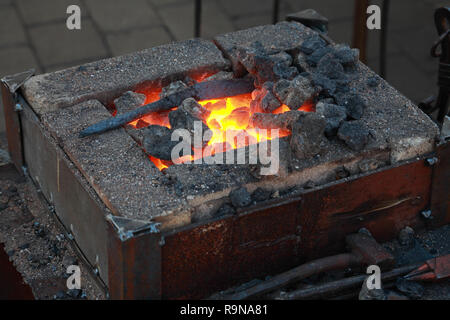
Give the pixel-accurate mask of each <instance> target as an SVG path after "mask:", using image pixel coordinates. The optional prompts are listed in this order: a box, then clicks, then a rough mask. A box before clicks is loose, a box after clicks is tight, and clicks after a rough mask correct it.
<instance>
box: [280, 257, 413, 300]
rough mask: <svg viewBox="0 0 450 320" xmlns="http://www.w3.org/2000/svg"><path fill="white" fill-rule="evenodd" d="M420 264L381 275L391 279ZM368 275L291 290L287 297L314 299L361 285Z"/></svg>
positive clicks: (382, 277) (382, 278)
mask: <svg viewBox="0 0 450 320" xmlns="http://www.w3.org/2000/svg"><path fill="white" fill-rule="evenodd" d="M419 265H420V264H414V265H409V266H405V267H400V268H396V269H394V270H391V271H389V272H386V273H383V274H382V275H381V280H382V281H390V280H392V279H395V278H398V277H401V276H403V275H405V274H407V273H408V272H410V271H411V270H414V269H415V268H417V266H419ZM366 278H367V275H359V276H354V277H349V278H345V279H342V280H337V281H332V282H328V283H325V284H322V285H318V286H315V287H312V288H306V289H300V290H296V291H292V292H290V293H289V294H288V295H287V296H286V297H285V299H287V300H301V299H312V298H319V297H323V296H330V295H333V294H337V293H339V292H342V291H345V290H348V289H351V288H355V287H357V286H361V284H362V283H363V282H364V280H365V279H366Z"/></svg>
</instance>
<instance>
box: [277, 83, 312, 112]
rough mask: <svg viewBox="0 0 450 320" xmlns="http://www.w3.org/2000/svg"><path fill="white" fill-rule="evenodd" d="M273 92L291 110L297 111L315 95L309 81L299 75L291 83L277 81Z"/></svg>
mask: <svg viewBox="0 0 450 320" xmlns="http://www.w3.org/2000/svg"><path fill="white" fill-rule="evenodd" d="M273 91H274V93H275V96H276V97H277V98H278V99H279V100H280V101H281V102H283V103H284V104H285V105H287V106H288V107H289V108H290V109H292V110H297V109H298V108H300V107H301V106H302V105H303V104H304V103H305V102H307V101H308V100H311V99H312V98H313V96H314V95H315V94H316V89H315V88H314V86H313V84H312V83H311V81H310V80H309V79H307V78H305V77H302V76H300V75H299V76H297V77H295V79H293V80H292V81H289V80H285V79H282V80H280V81H278V82H277V83H276V84H275V85H274V87H273Z"/></svg>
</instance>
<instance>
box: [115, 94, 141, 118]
mask: <svg viewBox="0 0 450 320" xmlns="http://www.w3.org/2000/svg"><path fill="white" fill-rule="evenodd" d="M145 99H146V96H145V94H140V93H136V92H133V91H127V92H125V93H124V94H123V95H122V96H120V97H119V98H117V99H116V100H114V105H115V106H116V110H117V113H119V114H120V113H125V112H128V111H131V110H133V109H135V108H137V107H140V106H142V105H143V104H144V103H145Z"/></svg>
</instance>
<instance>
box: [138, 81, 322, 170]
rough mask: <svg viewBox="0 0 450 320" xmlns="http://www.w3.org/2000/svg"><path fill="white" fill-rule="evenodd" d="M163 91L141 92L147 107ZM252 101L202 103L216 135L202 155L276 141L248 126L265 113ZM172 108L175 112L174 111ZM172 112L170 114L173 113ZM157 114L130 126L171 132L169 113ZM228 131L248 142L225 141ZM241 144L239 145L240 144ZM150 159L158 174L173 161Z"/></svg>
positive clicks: (281, 109)
mask: <svg viewBox="0 0 450 320" xmlns="http://www.w3.org/2000/svg"><path fill="white" fill-rule="evenodd" d="M160 92H161V90H154V91H152V92H140V93H144V94H146V96H147V99H146V101H145V104H148V103H151V102H155V101H157V100H158V99H159V94H160ZM251 101H252V94H251V93H248V94H242V95H238V96H234V97H227V98H222V99H214V100H203V101H199V104H201V105H202V106H203V107H205V108H206V109H208V110H209V111H211V114H210V115H209V117H208V119H204V122H205V123H206V124H207V125H208V127H209V128H210V129H211V131H212V133H213V135H212V138H211V139H210V141H209V142H208V146H206V147H205V149H204V150H203V151H204V152H200V153H199V154H200V155H201V154H210V155H213V154H214V153H215V148H216V147H217V146H219V145H220V146H223V147H222V148H221V149H218V150H221V151H223V152H224V151H227V150H230V149H237V148H241V147H245V146H247V145H250V144H255V143H259V142H262V141H266V140H271V139H272V138H274V137H271V136H270V130H269V131H268V135H262V134H261V133H260V131H258V130H256V129H255V128H252V127H251V126H250V125H249V120H250V118H251V116H252V114H253V113H256V112H262V111H261V110H255V108H253V110H252V108H251V106H250V104H251ZM175 109H176V108H173V109H172V110H175ZM172 110H170V111H172ZM298 110H300V111H306V112H311V111H314V105H313V104H312V103H309V104H305V105H303V106H302V107H301V108H299V109H298ZM170 111H165V112H158V113H153V114H150V115H147V116H144V117H142V118H141V119H139V120H135V121H133V122H131V123H130V125H131V126H133V127H135V128H139V127H142V124H143V122H142V121H144V122H145V123H146V124H147V125H160V126H165V127H167V128H170V123H169V112H170ZM288 111H290V109H289V107H288V106H286V105H282V106H281V107H279V108H278V109H276V110H275V111H273V113H274V114H280V113H284V112H288ZM227 131H233V132H234V133H236V135H237V136H239V135H240V134H241V133H242V134H245V135H246V139H245V140H243V141H245V143H244V144H242V142H241V141H240V139H236V138H235V139H234V141H232V143H230V141H228V140H227V139H226V133H227ZM288 135H290V132H289V131H286V130H279V134H278V135H277V137H280V138H282V137H286V136H288ZM238 141H239V142H240V143H238ZM149 159H150V160H151V161H152V162H153V163H154V164H155V166H156V167H157V168H158V169H159V170H161V171H162V170H164V169H166V168H168V167H169V166H170V165H172V164H173V163H171V162H170V161H162V160H160V159H157V158H154V157H152V156H149ZM194 159H195V158H194V156H184V157H182V158H180V159H178V160H177V161H176V162H177V163H178V162H179V163H183V162H187V161H192V160H194Z"/></svg>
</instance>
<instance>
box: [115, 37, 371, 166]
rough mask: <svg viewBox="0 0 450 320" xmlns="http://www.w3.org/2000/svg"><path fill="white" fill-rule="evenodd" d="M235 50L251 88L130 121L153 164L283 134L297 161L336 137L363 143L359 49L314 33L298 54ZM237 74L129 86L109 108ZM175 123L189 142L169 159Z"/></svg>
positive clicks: (256, 47) (121, 108) (356, 145)
mask: <svg viewBox="0 0 450 320" xmlns="http://www.w3.org/2000/svg"><path fill="white" fill-rule="evenodd" d="M237 52H238V62H239V63H240V65H241V66H242V67H244V68H245V71H246V75H244V77H251V79H252V81H253V82H254V90H253V92H249V93H246V94H241V95H238V96H230V97H225V98H221V99H214V100H203V101H196V100H195V99H194V98H188V99H186V100H184V101H183V103H182V104H181V105H180V106H178V107H174V108H172V109H171V110H169V111H164V112H158V113H152V114H149V115H146V116H144V117H142V118H140V119H138V120H136V121H133V122H131V123H129V124H128V125H127V130H128V131H129V132H130V133H131V135H132V136H133V137H134V138H135V140H136V141H137V142H138V143H139V144H140V145H141V146H142V147H143V148H144V150H145V151H146V153H147V154H148V156H149V158H150V160H151V161H152V162H153V163H154V164H155V165H156V166H157V167H158V169H160V170H161V171H163V170H164V169H166V168H168V167H169V166H171V165H173V164H174V163H176V164H177V163H185V164H186V163H191V162H193V161H195V163H199V161H200V163H201V160H202V159H203V158H206V157H211V156H213V155H215V154H219V153H224V152H227V151H230V150H233V149H239V148H245V147H246V146H250V145H255V144H258V143H261V142H267V141H270V140H273V139H280V138H284V137H288V141H289V145H290V148H291V151H292V152H293V154H294V156H295V157H296V158H297V159H299V160H301V159H307V158H312V157H314V156H316V155H318V154H320V152H321V150H322V147H323V144H324V143H325V139H330V140H331V139H340V140H342V141H344V142H345V144H346V145H347V146H348V147H349V148H350V149H352V150H354V151H359V150H361V149H363V148H364V146H365V145H366V144H367V143H368V141H369V139H370V132H369V130H368V129H367V127H366V126H365V125H364V124H363V123H362V122H360V121H358V120H359V119H361V117H362V115H363V112H364V109H365V103H364V101H363V99H361V98H360V97H359V95H357V94H356V93H352V92H351V91H350V89H349V84H350V82H351V81H352V78H353V76H354V72H355V70H356V64H357V63H358V60H359V52H358V50H357V49H350V48H349V47H348V46H346V45H332V44H328V43H327V42H326V41H325V40H324V39H322V38H321V37H320V36H319V35H317V34H314V35H312V36H310V37H309V38H308V39H306V40H305V41H304V42H303V43H302V45H301V46H300V48H299V50H298V51H297V52H296V53H295V54H293V53H288V52H284V51H269V50H267V49H266V48H264V47H263V46H262V45H261V44H260V43H259V42H254V43H252V44H251V45H250V46H249V47H242V48H237ZM235 74H236V72H234V73H233V72H226V71H221V72H219V73H216V74H214V75H205V76H203V77H201V78H199V79H196V80H194V79H191V78H186V79H185V80H183V81H176V82H172V83H171V84H170V85H168V86H167V87H164V88H162V89H161V88H157V89H154V90H151V91H146V92H131V91H129V92H126V93H125V94H123V95H122V96H121V97H119V98H118V99H116V100H115V101H114V107H115V110H114V112H115V113H116V114H121V113H125V112H127V111H130V110H132V109H134V108H137V107H139V106H142V105H144V104H148V103H151V102H154V101H157V100H158V99H162V98H164V97H168V96H170V95H173V94H176V93H177V92H180V91H182V90H185V89H186V88H188V87H189V86H192V85H194V84H195V83H197V82H203V81H210V80H218V79H223V80H225V79H233V78H234V75H235ZM368 85H369V86H372V87H375V86H377V85H378V79H377V78H376V77H373V78H370V79H369V83H368ZM180 129H181V130H187V132H188V135H189V137H188V138H189V139H188V141H190V142H191V143H190V146H188V147H187V148H183V149H182V150H181V152H178V153H176V156H175V157H173V154H172V151H173V150H174V148H176V147H177V145H180V140H179V139H177V138H175V139H174V138H173V137H174V133H175V131H177V130H180ZM198 129H199V130H198ZM196 130H197V132H196ZM184 132H186V131H184ZM196 135H197V136H196ZM178 137H179V136H178ZM199 141H200V144H199V143H198V142H199ZM196 142H197V143H196ZM186 150H187V151H186ZM280 156H282V155H280ZM221 159H223V158H221Z"/></svg>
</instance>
